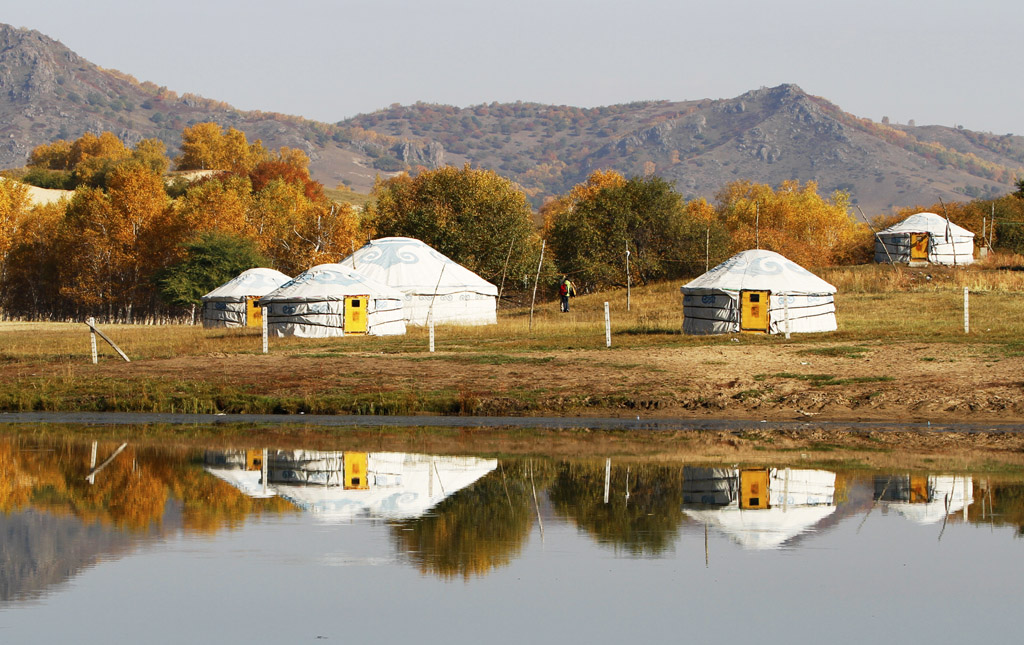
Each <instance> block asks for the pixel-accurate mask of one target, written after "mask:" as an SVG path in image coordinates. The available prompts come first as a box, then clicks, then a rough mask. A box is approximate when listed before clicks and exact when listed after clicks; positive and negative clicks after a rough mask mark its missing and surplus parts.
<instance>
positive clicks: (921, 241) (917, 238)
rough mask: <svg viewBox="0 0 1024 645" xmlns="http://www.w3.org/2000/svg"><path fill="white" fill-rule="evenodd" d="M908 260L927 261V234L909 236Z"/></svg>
mask: <svg viewBox="0 0 1024 645" xmlns="http://www.w3.org/2000/svg"><path fill="white" fill-rule="evenodd" d="M910 259H911V260H927V259H928V234H927V233H911V234H910Z"/></svg>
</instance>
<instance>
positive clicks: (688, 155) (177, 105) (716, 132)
mask: <svg viewBox="0 0 1024 645" xmlns="http://www.w3.org/2000/svg"><path fill="white" fill-rule="evenodd" d="M201 121H215V122H217V123H220V124H222V125H223V126H231V127H235V128H238V129H240V130H242V131H244V132H245V133H246V134H247V136H248V137H249V139H250V140H253V139H262V140H263V143H264V145H266V146H267V147H269V148H272V149H276V148H278V147H280V146H289V147H292V148H298V149H300V150H303V151H304V152H305V153H306V154H308V155H309V157H310V159H311V164H310V167H311V170H312V172H313V175H314V177H315V178H317V179H318V180H320V181H322V182H323V183H324V184H325V185H326V186H327V187H328V188H333V187H335V186H336V185H337V184H339V183H342V182H344V183H345V184H347V185H348V186H350V187H351V188H353V189H355V190H359V191H366V190H368V189H369V188H370V187H372V185H373V181H374V178H375V177H376V176H377V175H378V174H380V175H383V176H388V175H390V174H392V173H394V172H397V171H400V170H407V169H414V168H415V167H417V166H423V167H426V168H434V167H437V166H440V165H444V164H454V165H461V164H463V163H467V162H469V163H472V164H473V165H474V166H479V167H483V168H491V169H494V170H495V171H497V172H499V173H500V174H502V175H505V176H508V177H511V178H513V179H514V180H516V181H517V182H519V183H520V184H521V185H522V186H523V187H524V189H526V191H527V192H528V194H529V195H530V197H531V200H532V201H533V203H534V204H535V205H539V204H540V203H542V202H543V200H544V198H545V197H547V196H549V195H553V194H558V193H562V192H564V191H566V190H567V189H568V188H569V187H571V186H572V185H573V184H575V183H577V182H579V181H582V180H583V179H585V178H586V177H587V175H588V174H589V173H590V172H592V171H593V170H595V169H598V168H605V169H607V168H612V169H616V170H618V171H620V172H622V173H623V174H626V175H645V174H657V175H660V176H662V177H664V178H665V179H667V180H669V181H671V182H673V183H674V184H675V185H676V187H677V189H678V190H679V191H680V192H681V193H683V194H684V195H686V196H687V197H695V196H704V197H708V198H712V197H713V196H714V195H715V193H716V192H717V191H718V190H720V189H721V187H722V186H724V185H725V184H726V183H728V182H730V181H734V180H737V179H749V180H751V181H755V182H759V183H767V184H771V185H778V184H779V183H781V182H782V181H784V180H787V179H798V180H800V181H801V182H806V181H808V180H815V181H817V182H818V184H819V187H820V189H821V191H822V192H824V193H828V192H831V191H833V190H835V189H843V190H848V191H850V192H851V194H852V195H853V197H854V199H855V200H856V201H857V203H858V204H859V205H860V206H861V207H862V208H863V209H864V210H865V211H867V212H868V214H874V213H879V212H888V211H889V210H890V209H892V208H893V207H898V206H906V205H913V204H932V203H934V202H935V201H937V200H938V199H939V198H942V199H945V200H963V199H969V198H973V197H988V196H996V195H1001V194H1005V193H1006V192H1009V191H1010V190H1011V189H1012V182H1013V179H1014V178H1015V177H1016V176H1024V137H1019V136H1013V135H1002V136H999V135H993V134H983V133H979V132H972V131H970V130H964V129H960V128H948V127H943V126H923V127H915V126H911V125H896V124H882V123H875V122H872V121H870V120H867V119H860V118H858V117H855V116H853V115H851V114H848V113H846V112H843V111H842V110H841V109H839V108H838V107H837V106H835V105H833V104H832V103H829V102H828V101H826V100H824V99H822V98H818V97H815V96H811V95H809V94H807V93H805V92H804V91H803V90H801V89H800V88H799V87H797V86H795V85H781V86H779V87H774V88H762V89H759V90H753V91H750V92H747V93H745V94H743V95H741V96H738V97H736V98H732V99H721V100H710V99H707V100H701V101H684V102H669V101H655V102H637V103H629V104H625V105H616V106H608V107H600V108H591V109H584V108H575V107H568V106H552V105H540V104H534V103H511V104H509V103H504V104H500V103H491V104H482V105H477V106H473V107H468V108H456V107H452V106H444V105H430V104H423V103H417V104H415V105H411V106H400V105H394V106H392V107H390V108H388V109H386V110H381V111H378V112H374V113H372V114H365V115H359V116H356V117H354V118H351V119H347V120H345V121H340V122H338V123H335V124H327V123H320V122H316V121H310V120H307V119H302V118H299V117H292V116H287V115H282V114H273V113H264V112H246V111H240V110H236V109H234V108H232V107H231V106H229V105H227V104H225V103H221V102H218V101H214V100H210V99H205V98H202V97H198V96H195V95H190V94H184V95H181V96H178V95H177V94H175V93H174V92H171V91H169V90H167V89H166V88H162V87H157V86H156V85H154V84H152V83H140V82H138V81H136V80H135V79H133V78H131V77H130V76H127V75H125V74H121V73H119V72H116V71H112V70H104V69H101V68H99V67H97V66H96V65H93V64H92V63H89V62H88V61H86V60H85V59H83V58H81V57H79V56H78V55H76V54H75V53H74V52H72V51H70V50H69V49H67V48H66V47H64V46H63V45H62V44H60V43H59V42H56V41H54V40H52V39H50V38H47V37H46V36H44V35H42V34H40V33H39V32H36V31H30V30H23V29H15V28H13V27H10V26H6V25H0V166H3V167H12V166H21V165H23V164H24V162H25V159H26V157H27V155H28V153H29V152H30V151H31V150H32V148H34V147H35V146H37V145H39V144H41V143H46V142H49V141H52V140H53V139H57V138H65V139H73V138H76V137H78V136H80V135H81V134H82V133H84V132H86V131H92V132H100V131H103V130H110V131H112V132H115V133H116V134H118V136H120V137H121V138H122V139H123V140H124V141H125V142H126V143H129V144H134V143H135V142H137V141H138V140H140V139H143V138H147V137H158V138H160V139H162V140H163V141H164V142H165V143H166V144H167V146H168V149H169V150H170V151H171V152H172V154H174V153H176V152H177V149H178V146H179V144H180V137H181V130H182V129H183V128H184V127H185V126H188V125H190V124H192V123H197V122H201Z"/></svg>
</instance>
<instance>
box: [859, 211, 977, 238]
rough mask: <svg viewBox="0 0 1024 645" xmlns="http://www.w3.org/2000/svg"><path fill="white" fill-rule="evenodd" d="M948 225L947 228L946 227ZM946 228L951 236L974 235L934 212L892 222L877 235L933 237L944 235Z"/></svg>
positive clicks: (971, 236)
mask: <svg viewBox="0 0 1024 645" xmlns="http://www.w3.org/2000/svg"><path fill="white" fill-rule="evenodd" d="M947 226H948V228H947ZM947 230H948V231H949V235H950V236H951V237H970V238H973V237H974V233H972V232H970V231H968V230H967V229H966V228H964V227H962V226H957V225H956V224H954V223H953V222H950V221H948V220H947V219H946V218H945V217H943V216H941V215H936V214H935V213H917V214H915V215H911V216H910V217H908V218H906V219H905V220H903V221H902V222H899V223H897V224H893V225H892V226H890V227H889V228H887V229H883V230H881V231H879V232H878V234H879V235H897V234H901V233H928V234H929V235H932V236H934V237H944V236H945V235H946V232H947Z"/></svg>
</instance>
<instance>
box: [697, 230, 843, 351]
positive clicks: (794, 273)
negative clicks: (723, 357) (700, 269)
mask: <svg viewBox="0 0 1024 645" xmlns="http://www.w3.org/2000/svg"><path fill="white" fill-rule="evenodd" d="M680 291H681V292H682V293H683V332H684V333H687V334H731V333H736V332H740V331H755V332H764V333H770V334H780V333H785V332H786V331H787V319H788V331H791V332H793V333H809V332H825V331H835V329H836V314H835V312H836V309H835V301H834V298H833V296H834V294H835V292H836V288H835V287H833V286H832V285H831V284H829V283H827V282H825V281H824V280H822V279H821V278H819V277H818V276H816V275H814V274H813V273H811V272H810V271H808V270H807V269H805V268H803V267H802V266H800V265H799V264H796V263H795V262H792V261H790V260H788V259H786V258H785V257H783V256H781V255H779V254H778V253H775V252H773V251H763V250H749V251H743V252H742V253H737V254H736V255H734V256H732V257H731V258H729V259H728V260H726V261H725V262H723V263H721V264H719V265H718V266H716V267H714V268H713V269H711V270H710V271H708V272H707V273H705V274H704V275H702V276H700V277H699V278H696V279H694V280H692V281H691V282H689V283H687V284H686V285H684V286H683V287H680Z"/></svg>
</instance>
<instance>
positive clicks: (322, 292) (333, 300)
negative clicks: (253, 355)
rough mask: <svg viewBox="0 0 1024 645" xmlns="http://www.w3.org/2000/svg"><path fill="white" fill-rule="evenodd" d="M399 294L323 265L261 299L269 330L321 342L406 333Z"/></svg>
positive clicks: (345, 270)
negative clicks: (319, 339)
mask: <svg viewBox="0 0 1024 645" xmlns="http://www.w3.org/2000/svg"><path fill="white" fill-rule="evenodd" d="M402 299H403V296H402V294H401V293H399V292H398V291H396V290H394V289H392V288H391V287H388V286H387V285H384V284H381V283H379V282H377V281H376V280H373V279H371V278H368V277H367V276H365V275H363V274H362V273H358V272H356V271H353V270H352V269H350V268H348V267H344V266H342V265H340V264H321V265H319V266H315V267H313V268H312V269H309V270H308V271H306V272H305V273H303V274H301V275H300V276H298V277H297V278H295V279H294V280H292V281H290V282H287V283H285V284H284V285H282V286H281V287H279V288H278V289H276V290H274V291H272V292H271V293H269V294H267V295H266V296H263V297H262V298H260V301H259V304H260V306H263V307H267V326H268V327H269V332H270V333H271V334H273V335H277V336H302V337H305V338H324V337H328V336H345V335H351V334H370V335H374V336H389V335H393V334H404V333H405V319H404V316H403V312H402Z"/></svg>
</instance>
